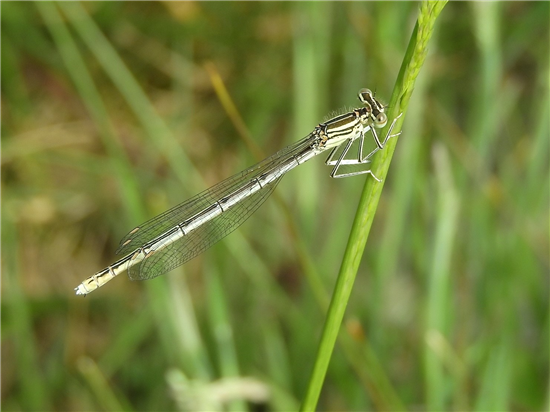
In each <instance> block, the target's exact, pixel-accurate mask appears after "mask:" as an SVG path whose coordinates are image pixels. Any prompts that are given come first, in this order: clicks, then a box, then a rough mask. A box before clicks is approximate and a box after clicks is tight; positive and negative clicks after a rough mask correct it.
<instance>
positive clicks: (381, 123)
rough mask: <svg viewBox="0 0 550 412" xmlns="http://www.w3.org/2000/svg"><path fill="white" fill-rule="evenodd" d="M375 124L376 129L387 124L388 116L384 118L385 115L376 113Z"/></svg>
mask: <svg viewBox="0 0 550 412" xmlns="http://www.w3.org/2000/svg"><path fill="white" fill-rule="evenodd" d="M375 123H376V127H384V126H385V125H386V123H388V116H386V113H378V116H376V120H375Z"/></svg>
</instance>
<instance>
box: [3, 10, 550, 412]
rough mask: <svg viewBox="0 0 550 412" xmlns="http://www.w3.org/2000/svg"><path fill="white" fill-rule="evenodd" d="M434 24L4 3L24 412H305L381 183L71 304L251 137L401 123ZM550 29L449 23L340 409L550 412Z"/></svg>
mask: <svg viewBox="0 0 550 412" xmlns="http://www.w3.org/2000/svg"><path fill="white" fill-rule="evenodd" d="M417 10H418V3H406V2H404V3H390V2H380V3H375V2H367V3H361V2H349V3H348V2H338V3H331V2H323V3H316V2H308V3H291V2H288V3H287V2H282V3H279V2H258V3H255V2H242V3H241V2H235V3H234V2H223V3H217V2H205V3H199V2H184V3H178V2H155V3H153V2H108V3H107V2H91V3H57V4H56V3H47V2H43V3H33V2H17V3H16V2H2V10H1V11H2V14H1V16H2V39H1V41H2V60H1V63H2V380H1V389H2V408H3V410H6V411H17V410H24V411H50V410H60V411H61V410H71V411H79V410H138V411H159V410H192V411H197V410H221V409H223V410H235V411H240V410H246V409H248V410H252V411H269V410H279V411H286V410H291V409H294V408H297V407H298V406H299V404H300V402H301V399H302V397H303V395H304V393H305V389H306V387H307V383H308V379H309V375H310V373H311V369H312V366H313V362H314V359H315V356H316V350H317V345H318V340H319V336H320V332H321V328H322V326H323V322H324V314H325V313H326V304H327V300H328V299H329V297H330V294H331V292H332V288H333V285H334V282H335V276H336V274H337V273H338V269H339V266H340V262H341V257H342V254H343V251H344V249H345V246H346V242H347V237H348V235H349V230H350V227H351V224H352V220H353V216H354V211H355V208H356V206H357V201H358V199H359V195H360V192H361V188H362V186H363V183H364V179H365V177H357V178H350V179H342V180H332V179H330V178H329V176H328V175H329V172H330V169H329V168H327V167H326V166H325V165H324V163H323V160H322V159H316V160H313V161H311V162H309V163H308V164H306V165H304V166H301V167H300V168H298V169H296V170H293V171H292V172H291V173H289V175H288V176H287V177H285V178H284V179H283V181H282V183H281V184H280V185H279V187H278V188H277V190H276V195H274V196H272V198H271V199H269V200H268V201H267V202H266V203H265V205H264V206H263V207H262V208H261V209H260V210H259V211H258V212H257V213H256V214H255V215H254V216H253V217H252V218H251V219H250V220H249V221H248V222H246V223H245V224H244V225H243V226H242V227H241V228H240V229H239V230H238V231H236V232H235V233H233V234H231V235H230V236H229V237H227V238H225V239H224V240H223V241H221V242H220V243H218V244H217V245H215V246H214V247H212V248H211V249H209V250H208V251H207V252H205V253H204V254H203V255H201V256H200V257H198V258H197V259H194V260H193V261H191V262H189V263H188V264H186V265H185V266H183V267H182V268H179V269H177V270H174V271H173V272H171V273H170V274H168V275H166V276H162V277H160V278H156V279H154V280H150V281H147V282H130V281H129V280H128V278H126V277H123V276H120V277H118V278H117V279H115V280H113V281H112V282H110V283H109V284H108V285H106V286H105V287H104V288H102V289H99V290H98V291H96V292H94V293H93V294H91V295H90V296H88V297H87V298H85V299H84V298H82V297H76V296H74V292H73V288H74V287H76V286H77V285H78V284H79V283H80V282H81V281H82V280H83V279H84V278H86V277H88V276H90V275H92V274H94V273H95V272H97V271H99V270H100V269H102V268H104V267H105V266H107V265H108V264H110V263H112V262H113V261H115V260H116V259H117V257H116V256H115V255H114V251H115V249H116V247H117V245H118V241H119V239H120V238H121V237H122V236H123V235H124V234H126V232H128V231H129V230H130V229H132V228H133V227H135V226H136V225H137V224H139V223H141V222H143V221H144V220H147V219H149V218H151V217H153V216H155V215H156V214H158V213H160V212H162V211H164V210H166V209H168V208H169V207H171V206H174V205H176V204H178V203H179V202H182V201H184V200H185V199H186V198H188V197H190V196H192V195H194V194H195V193H198V192H199V191H201V190H203V189H205V188H207V187H209V186H211V185H213V184H215V183H217V182H219V181H220V180H222V179H223V178H225V177H227V176H230V175H231V174H233V173H236V172H238V171H240V170H242V169H244V168H245V167H247V166H249V165H251V164H253V163H254V162H256V161H257V160H259V158H260V157H261V154H255V149H253V148H252V147H251V145H250V144H249V143H247V141H246V138H247V136H248V137H250V139H251V140H252V141H253V142H254V143H255V144H256V145H257V146H258V147H259V148H261V150H262V153H263V155H269V154H272V153H274V152H275V151H277V150H279V149H280V148H282V147H284V146H285V145H287V144H290V143H292V142H294V141H296V140H298V139H299V138H302V137H303V136H305V135H306V134H307V133H309V132H310V131H311V130H312V129H313V127H314V126H316V125H317V124H318V123H319V122H321V121H322V120H324V119H326V118H327V117H326V116H327V114H329V113H331V112H332V111H334V110H338V109H342V108H344V107H353V106H355V105H356V104H357V100H356V97H355V96H356V93H357V91H358V90H359V89H360V88H362V87H369V88H372V89H376V91H377V92H378V97H379V98H380V99H381V100H384V99H385V100H386V101H388V100H389V97H390V94H391V91H392V87H393V82H394V81H395V78H396V77H397V73H398V71H399V67H400V64H401V60H402V58H403V55H404V53H405V49H406V47H407V44H408V41H409V38H410V35H411V32H412V29H413V26H414V23H415V20H416V16H417ZM549 11H550V10H549V3H548V2H536V3H528V2H504V3H498V2H493V3H466V2H457V3H450V4H448V5H447V7H446V8H445V9H444V10H443V13H442V14H441V17H440V18H439V21H438V23H437V24H436V31H435V33H434V36H433V38H432V41H431V44H430V46H429V48H430V54H429V56H428V58H427V61H426V64H425V66H424V67H423V68H422V71H421V74H420V77H419V79H418V82H417V85H416V89H415V92H414V93H413V97H412V100H411V104H410V107H409V111H408V113H407V117H406V120H405V124H404V127H403V131H404V132H403V135H402V136H401V138H400V140H399V143H398V146H397V150H396V153H395V156H394V159H393V164H392V167H391V169H390V173H389V175H388V178H387V179H386V181H385V187H384V193H383V196H382V199H381V202H380V205H379V208H378V213H377V216H376V219H375V224H374V226H373V228H372V231H371V234H370V238H369V241H368V243H367V249H366V251H365V255H364V258H363V263H362V267H361V270H360V272H359V274H358V275H359V276H358V277H357V282H356V285H355V289H354V292H353V294H352V298H351V302H350V306H349V307H348V309H347V312H346V319H345V324H344V327H343V328H342V331H341V333H340V339H339V342H338V344H337V347H336V350H335V353H334V356H333V358H332V361H331V364H330V368H329V371H328V375H327V378H326V383H325V386H324V388H323V391H322V394H321V400H320V404H319V410H356V411H363V410H378V411H387V410H428V411H433V410H477V411H503V410H517V411H535V410H541V409H543V408H546V409H547V408H548V399H549V393H550V392H549V381H548V347H549V342H548V325H549V317H548V315H549V305H548V287H549V285H548V269H549V259H548V251H549V247H550V246H549V242H548V228H549V221H548V212H549V193H548V191H549V190H548V189H549V185H550V182H549V166H548V165H549V141H550V140H549V124H548V123H549V122H548V114H549V109H550V108H549V93H548V81H549V66H548V59H549V50H548V49H549V42H548V39H549V16H550V13H549ZM220 84H223V85H224V87H225V88H226V90H227V93H228V96H229V98H230V99H231V101H232V102H233V103H234V105H235V106H234V107H235V108H236V111H235V112H232V111H230V110H228V109H227V107H228V104H227V98H228V96H226V97H225V100H223V99H220V96H221V95H220V87H221V86H220ZM240 117H242V121H243V122H242V123H239V120H238V119H239V118H240ZM288 211H289V212H290V213H288Z"/></svg>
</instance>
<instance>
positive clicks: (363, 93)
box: [357, 89, 373, 103]
mask: <svg viewBox="0 0 550 412" xmlns="http://www.w3.org/2000/svg"><path fill="white" fill-rule="evenodd" d="M357 96H358V97H359V100H361V102H363V103H367V102H368V101H369V100H370V99H372V98H373V94H372V91H371V90H370V89H361V90H359V93H358V94H357Z"/></svg>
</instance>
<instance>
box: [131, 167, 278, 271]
mask: <svg viewBox="0 0 550 412" xmlns="http://www.w3.org/2000/svg"><path fill="white" fill-rule="evenodd" d="M281 178H282V176H280V177H279V178H278V179H277V180H276V181H275V182H273V183H271V184H269V185H268V186H266V187H264V188H263V189H261V190H259V191H258V192H256V193H254V194H252V195H250V196H249V197H247V198H245V199H244V200H242V201H241V202H239V203H238V204H236V205H235V206H233V207H232V208H231V209H229V210H228V211H226V212H224V213H222V214H221V215H219V216H218V217H216V218H214V219H212V220H211V221H208V222H206V223H204V224H203V225H201V226H199V227H198V228H197V229H195V230H193V231H192V232H190V233H188V234H187V235H185V236H184V237H182V238H180V239H178V240H177V241H175V242H173V243H170V244H168V245H165V246H160V247H159V248H152V250H151V252H150V253H149V254H148V255H147V257H146V258H145V259H144V260H143V261H142V262H141V263H140V264H137V265H134V266H132V267H130V268H129V269H128V276H129V277H130V279H132V280H145V279H152V278H154V277H157V276H160V275H163V274H164V273H166V272H169V271H170V270H172V269H174V268H176V267H178V266H180V265H183V264H184V263H185V262H187V261H188V260H191V259H193V258H194V257H196V256H197V255H199V254H200V253H202V252H203V251H205V250H206V249H208V248H209V247H210V246H212V245H214V244H215V243H216V242H218V241H219V240H220V239H222V238H224V237H225V236H227V235H228V234H230V233H231V232H233V231H234V230H235V229H237V228H238V227H239V226H240V225H242V224H243V223H244V222H245V220H246V219H248V218H249V217H250V216H251V215H252V214H253V213H254V212H255V211H256V209H258V207H260V205H261V204H262V203H263V202H264V201H265V200H266V199H267V198H268V197H269V195H270V194H271V193H272V192H273V189H275V186H277V184H278V183H279V181H280V180H281Z"/></svg>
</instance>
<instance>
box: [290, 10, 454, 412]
mask: <svg viewBox="0 0 550 412" xmlns="http://www.w3.org/2000/svg"><path fill="white" fill-rule="evenodd" d="M445 3H446V2H437V1H424V2H423V3H422V5H421V7H420V15H419V17H418V21H417V24H416V27H415V30H414V32H413V35H412V37H411V41H410V43H409V47H408V49H407V53H406V54H405V58H404V60H403V63H402V66H401V70H400V72H399V76H398V79H397V82H396V86H395V88H394V91H393V94H392V99H391V102H390V108H391V109H390V111H389V113H388V118H389V119H393V118H394V117H396V116H397V115H398V114H399V113H405V112H406V110H407V106H408V103H409V99H410V96H411V94H412V91H413V89H414V83H415V80H416V77H417V76H418V73H419V71H420V68H421V67H422V65H423V63H424V60H425V57H426V54H427V45H428V41H429V40H430V37H431V34H432V31H433V26H434V23H435V20H436V18H437V16H438V15H439V13H440V12H441V10H442V9H443V7H444V6H445ZM403 118H404V116H401V118H400V119H399V120H398V121H397V123H396V125H395V129H394V133H398V132H399V131H400V130H401V126H402V124H403ZM396 143H397V138H393V139H390V140H389V142H388V144H387V147H386V148H385V150H383V151H382V152H381V153H380V154H379V156H377V157H376V159H375V160H374V162H373V167H372V169H373V172H374V174H375V175H376V176H378V177H379V178H381V179H384V178H385V177H386V175H387V172H388V168H389V165H390V161H391V157H392V155H393V152H394V150H395V145H396ZM382 188H383V183H378V182H376V181H375V180H374V179H367V182H366V184H365V187H364V190H363V194H362V196H361V200H360V203H359V206H358V208H357V212H356V215H355V220H354V223H353V227H352V229H351V234H350V237H349V239H348V245H347V248H346V251H345V254H344V259H343V261H342V266H341V268H340V273H339V275H338V279H337V281H336V286H335V289H334V293H333V296H332V300H331V303H330V307H329V312H328V315H327V318H326V321H325V326H324V329H323V334H322V338H321V342H320V346H319V349H318V352H317V358H316V361H315V366H314V369H313V373H312V376H311V379H310V382H309V386H308V389H307V393H306V396H305V398H304V401H303V403H302V406H301V410H302V411H313V410H315V408H316V405H317V401H318V399H319V394H320V392H321V387H322V385H323V381H324V378H325V375H326V371H327V368H328V364H329V361H330V358H331V355H332V351H333V348H334V343H335V342H336V338H337V336H338V331H339V329H340V325H341V323H342V319H343V316H344V312H345V310H346V307H347V303H348V301H349V296H350V294H351V290H352V287H353V283H354V281H355V276H356V274H357V270H358V268H359V263H360V262H361V257H362V256H363V251H364V249H365V245H366V242H367V238H368V234H369V231H370V228H371V226H372V222H373V220H374V214H375V212H376V208H377V206H378V201H379V199H380V194H381V192H382Z"/></svg>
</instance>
